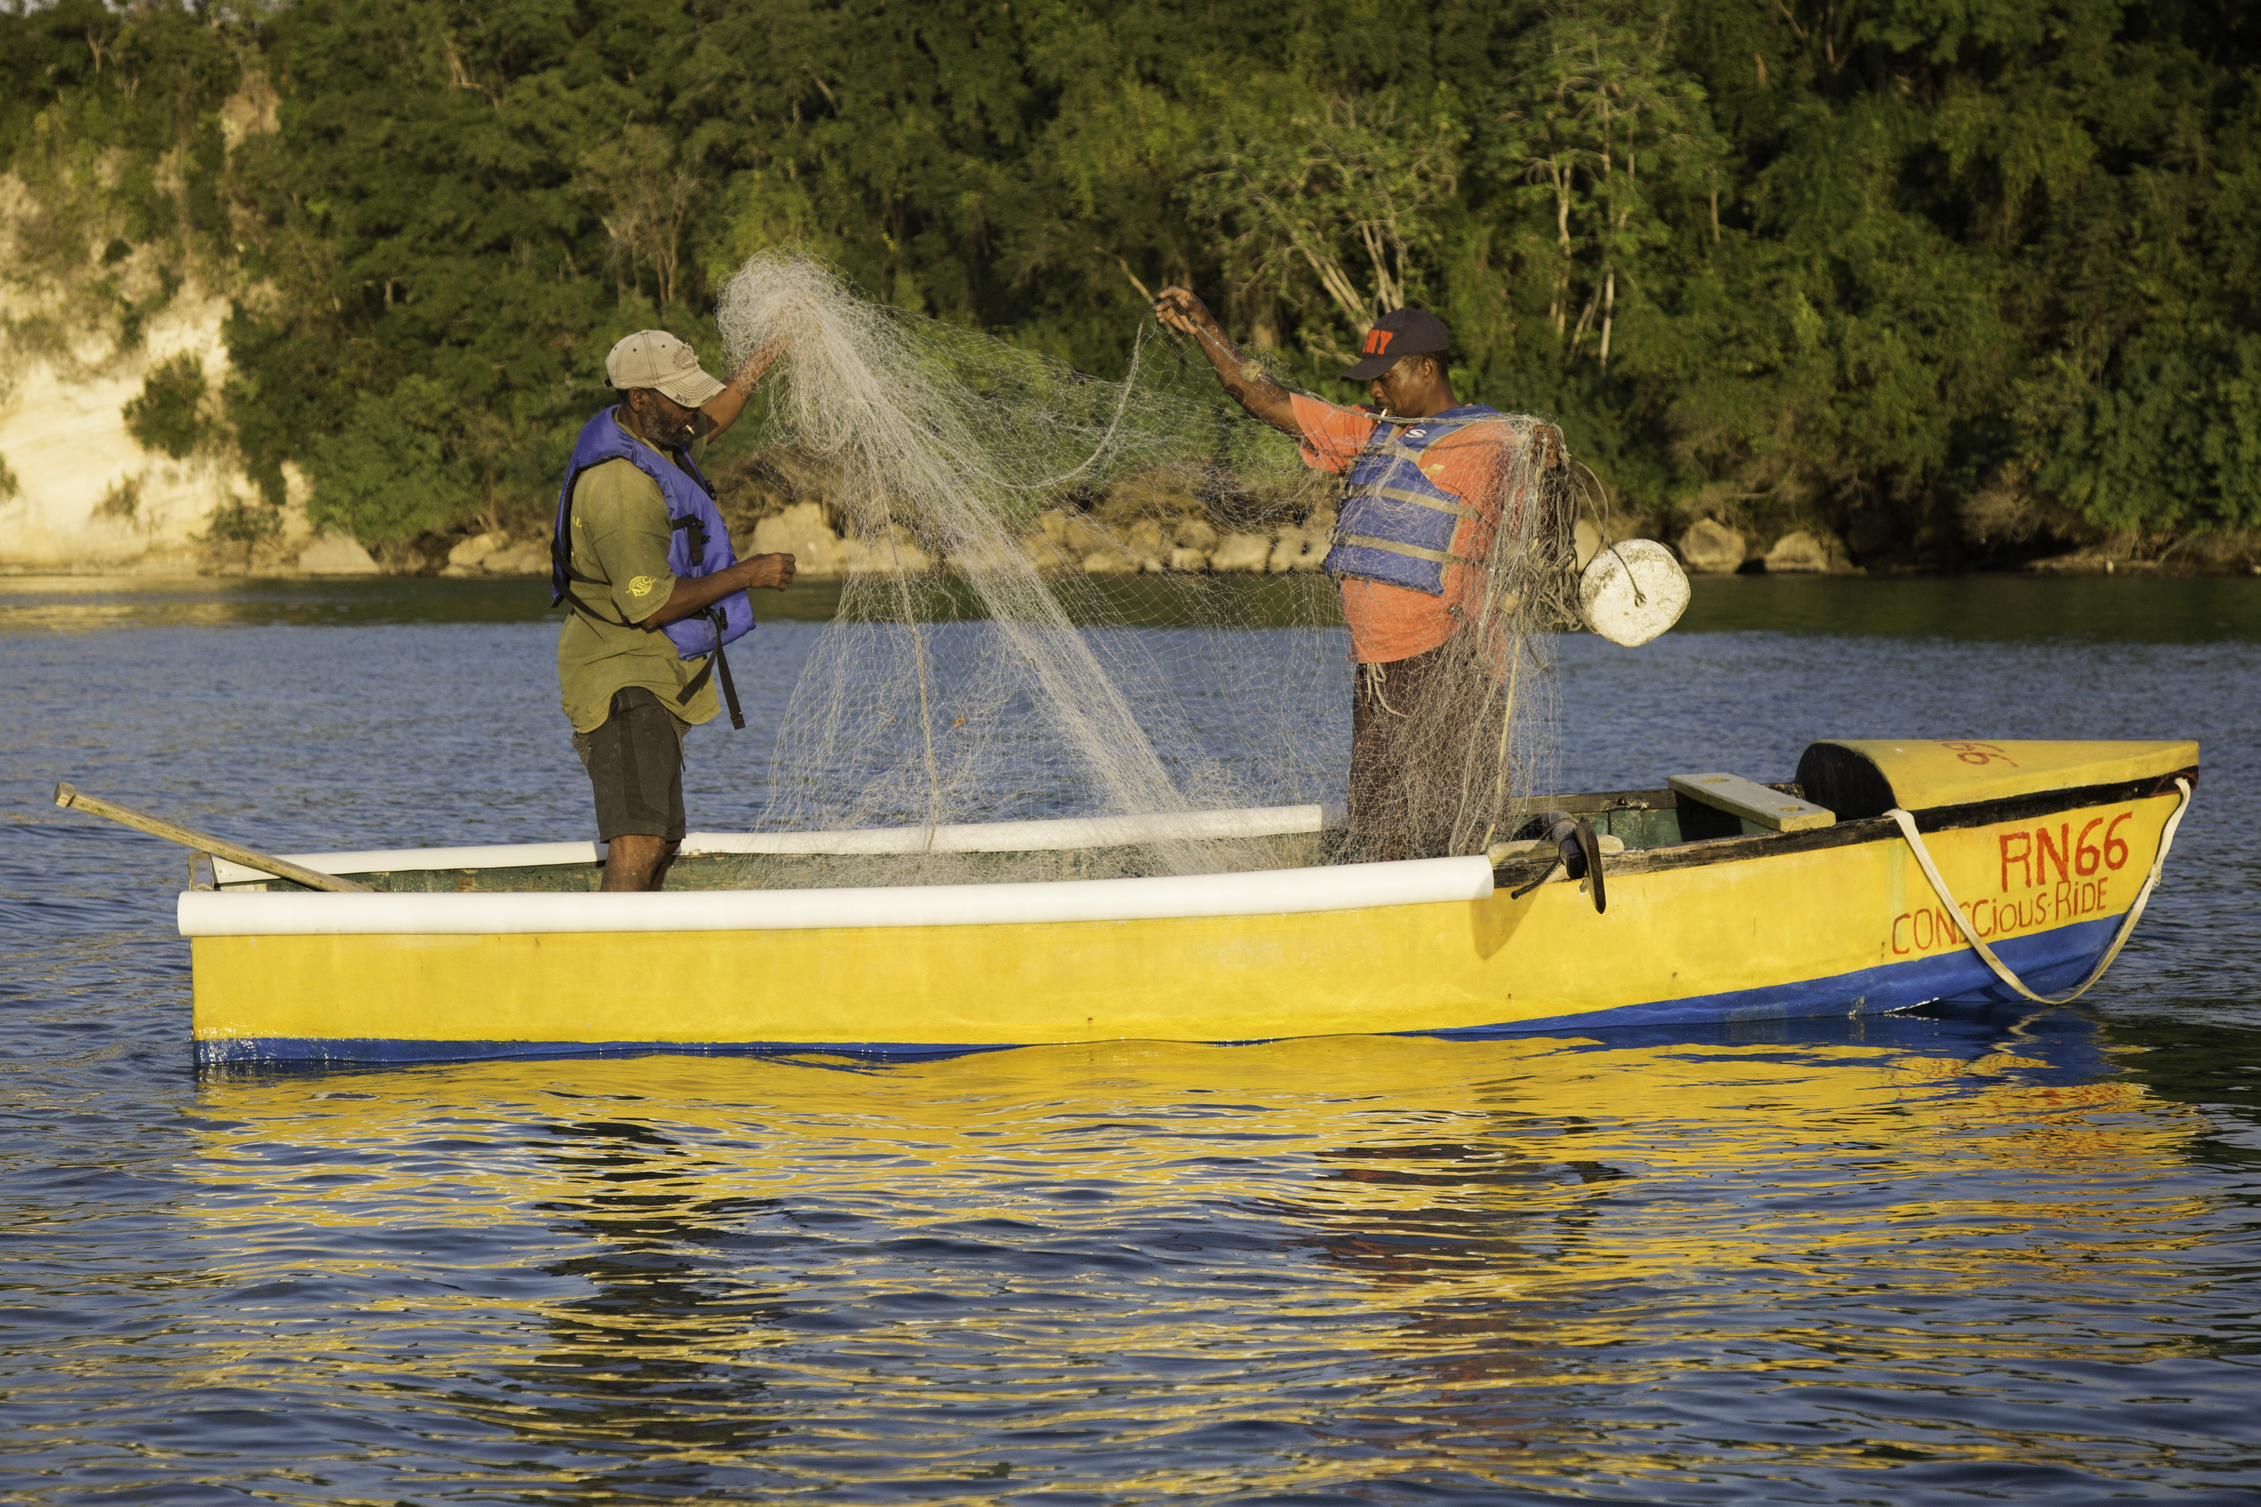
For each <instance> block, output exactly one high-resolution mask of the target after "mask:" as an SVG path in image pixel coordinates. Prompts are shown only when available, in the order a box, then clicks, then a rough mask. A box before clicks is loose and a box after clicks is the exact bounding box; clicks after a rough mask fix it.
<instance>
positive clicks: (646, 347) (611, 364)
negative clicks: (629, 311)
mask: <svg viewBox="0 0 2261 1507" xmlns="http://www.w3.org/2000/svg"><path fill="white" fill-rule="evenodd" d="M605 377H606V379H607V380H609V381H610V382H611V383H612V385H613V386H614V387H619V388H629V387H651V388H657V389H658V390H659V392H660V394H661V395H662V396H664V397H668V398H672V399H673V400H675V401H676V402H678V403H680V404H682V405H683V406H684V407H685V408H699V407H703V406H705V404H706V402H707V400H708V399H710V398H712V397H713V396H714V395H715V394H716V393H718V392H720V391H722V384H721V383H720V382H717V381H716V380H715V379H714V378H712V377H710V376H708V375H707V374H706V372H705V370H704V369H703V368H701V367H700V365H699V353H698V352H697V351H694V350H692V349H691V348H690V347H689V346H687V345H685V344H684V343H683V342H682V341H680V340H678V339H676V338H675V337H674V336H673V335H670V334H669V333H667V331H665V330H638V331H637V332H636V333H635V334H633V335H630V336H628V337H627V338H626V339H624V340H622V341H621V342H620V343H619V344H618V345H616V346H614V347H613V348H612V354H610V355H608V356H606V357H605Z"/></svg>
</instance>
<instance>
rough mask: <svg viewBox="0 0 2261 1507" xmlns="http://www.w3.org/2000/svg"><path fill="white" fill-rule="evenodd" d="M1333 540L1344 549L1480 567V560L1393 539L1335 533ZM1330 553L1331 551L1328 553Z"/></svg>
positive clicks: (1443, 563) (1442, 563) (1441, 563)
mask: <svg viewBox="0 0 2261 1507" xmlns="http://www.w3.org/2000/svg"><path fill="white" fill-rule="evenodd" d="M1335 538H1336V539H1337V540H1338V541H1340V544H1341V547H1342V548H1344V549H1380V550H1387V551H1389V553H1391V554H1393V555H1404V556H1406V557H1407V558H1408V559H1413V560H1434V561H1435V562H1436V563H1437V564H1439V565H1481V564H1483V563H1484V562H1483V561H1481V560H1471V559H1469V558H1468V557H1467V556H1466V555H1456V554H1454V553H1453V552H1452V551H1450V550H1445V549H1423V548H1422V547H1421V546H1420V545H1418V544H1399V543H1398V542H1396V541H1395V540H1393V539H1370V538H1368V537H1367V536H1366V535H1364V534H1345V533H1342V532H1340V531H1337V532H1336V534H1335ZM1330 553H1331V551H1330Z"/></svg>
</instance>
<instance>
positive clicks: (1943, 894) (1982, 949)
mask: <svg viewBox="0 0 2261 1507" xmlns="http://www.w3.org/2000/svg"><path fill="white" fill-rule="evenodd" d="M2175 788H2176V789H2177V790H2179V791H2181V792H2182V803H2181V804H2180V805H2178V806H2176V807H2175V810H2174V814H2173V815H2171V816H2169V817H2168V818H2167V825H2166V826H2164V827H2162V828H2161V829H2160V831H2159V854H2158V856H2157V857H2156V858H2154V859H2152V860H2151V873H2150V875H2149V876H2148V877H2147V878H2145V879H2144V881H2143V888H2142V889H2140V890H2138V891H2137V892H2136V896H2135V904H2133V905H2131V906H2129V907H2128V914H2127V919H2126V920H2124V921H2122V922H2121V923H2120V929H2119V932H2118V934H2117V935H2115V936H2114V937H2113V938H2112V945H2111V946H2110V947H2107V948H2106V949H2104V956H2102V957H2101V958H2098V959H2097V960H2096V966H2095V967H2094V968H2093V969H2091V970H2090V971H2089V975H2088V977H2087V978H2084V979H2082V980H2081V981H2080V987H2078V988H2076V989H2073V990H2070V991H2068V992H2066V993H2064V994H2036V993H2034V992H2033V991H2032V990H2031V989H2028V988H2027V987H2026V986H2025V981H2024V980H2023V979H2021V978H2019V977H2018V976H2017V975H2016V974H2014V973H2012V972H2011V971H2010V970H2009V967H2008V966H2007V965H2006V964H2004V963H2003V961H2002V960H2001V959H2000V958H1998V957H1996V956H1995V955H1994V949H1993V948H1991V947H1989V946H1987V945H1986V944H1985V943H1984V942H1982V941H1980V940H1979V936H1978V932H1977V931H1976V930H1975V929H1973V927H1972V925H1971V918H1970V917H1969V916H1968V915H1966V914H1965V913H1964V911H1963V908H1962V907H1961V906H1959V905H1957V904H1956V903H1955V897H1954V896H1953V895H1951V894H1949V893H1948V892H1947V881H1946V880H1944V879H1942V878H1940V877H1939V868H1938V865H1936V864H1934V863H1933V862H1932V861H1931V853H1930V851H1929V850H1928V849H1927V848H1925V847H1924V845H1923V839H1922V838H1921V837H1919V836H1917V835H1916V819H1915V818H1914V817H1912V816H1910V815H1909V814H1908V813H1907V812H1905V811H1902V810H1901V809H1900V808H1899V807H1897V806H1895V807H1893V808H1892V809H1891V810H1890V811H1887V812H1885V813H1884V814H1885V815H1886V816H1889V817H1891V818H1892V820H1893V821H1895V822H1897V823H1898V824H1899V826H1900V835H1901V836H1902V837H1905V838H1906V839H1907V840H1908V847H1909V848H1910V849H1911V850H1912V851H1913V852H1914V853H1915V855H1916V862H1917V864H1919V865H1920V866H1921V867H1922V869H1923V877H1924V878H1926V879H1928V880H1930V881H1931V890H1932V893H1933V894H1935V895H1937V896H1938V897H1939V900H1940V903H1941V904H1942V905H1945V906H1946V907H1947V914H1948V915H1950V916H1953V917H1954V918H1955V925H1956V926H1957V927H1958V928H1960V929H1961V931H1962V933H1963V936H1964V937H1965V938H1966V939H1968V940H1969V942H1970V944H1971V946H1972V947H1974V948H1976V949H1977V951H1978V955H1979V958H1980V960H1981V961H1983V962H1984V963H1985V964H1986V966H1987V967H1989V968H1991V969H1993V970H1994V976H1995V977H1996V978H1998V979H2000V980H2001V981H2002V982H2003V983H2005V984H2008V985H2009V986H2010V987H2011V988H2012V989H2015V990H2017V991H2018V993H2020V994H2022V995H2024V996H2025V997H2026V998H2027V999H2030V1000H2032V1001H2033V1002H2034V1003H2035V1004H2037V1005H2069V1004H2071V1003H2072V1002H2073V1001H2074V1000H2076V999H2079V998H2080V997H2081V996H2082V995H2084V994H2086V993H2087V992H2088V991H2089V989H2090V988H2091V987H2092V986H2093V985H2094V984H2095V983H2096V981H2097V980H2098V979H2100V978H2102V977H2103V976H2104V970H2105V969H2107V968H2109V967H2111V966H2112V960H2113V959H2114V958H2117V957H2118V956H2119V955H2120V949H2121V948H2122V947H2124V946H2126V945H2127V940H2128V938H2129V937H2130V936H2131V935H2133V934H2134V932H2135V923H2136V922H2137V921H2139V920H2141V919H2142V918H2143V907H2144V906H2145V905H2146V904H2147V903H2149V901H2150V899H2151V891H2152V890H2153V889H2154V888H2156V887H2157V886H2158V883H2159V875H2160V873H2161V872H2162V871H2163V870H2164V869H2165V868H2166V866H2167V850H2168V849H2169V848H2171V847H2173V846H2174V842H2175V829H2176V828H2177V827H2179V826H2181V825H2182V819H2183V813H2184V812H2186V811H2188V810H2189V809H2190V781H2188V780H2185V779H2180V778H2178V779H2176V781H2175Z"/></svg>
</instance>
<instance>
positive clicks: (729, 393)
mask: <svg viewBox="0 0 2261 1507" xmlns="http://www.w3.org/2000/svg"><path fill="white" fill-rule="evenodd" d="M776 362H777V343H776V342H775V341H771V342H770V343H769V344H768V345H765V346H763V347H762V348H761V349H760V350H757V351H755V352H754V353H753V354H752V355H751V356H748V357H747V358H746V359H745V361H744V362H743V363H741V364H740V365H739V367H738V369H737V370H736V371H734V372H732V373H731V374H730V380H729V381H727V382H725V383H723V384H722V391H720V392H718V393H716V394H715V395H714V396H713V397H711V398H709V399H707V400H706V403H705V404H704V405H703V406H702V407H701V408H700V409H699V412H701V413H703V414H705V415H706V416H707V438H708V439H710V440H711V439H713V438H714V437H715V436H717V435H719V434H721V433H722V431H723V430H725V429H728V428H729V427H730V426H731V425H732V424H735V423H737V422H738V415H740V414H741V413H744V412H745V411H746V400H747V399H748V398H750V397H752V396H753V395H754V384H755V383H756V382H759V381H760V380H761V379H762V377H763V376H764V375H765V374H766V373H767V372H768V371H769V369H770V367H771V366H773V365H775V364H776Z"/></svg>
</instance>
